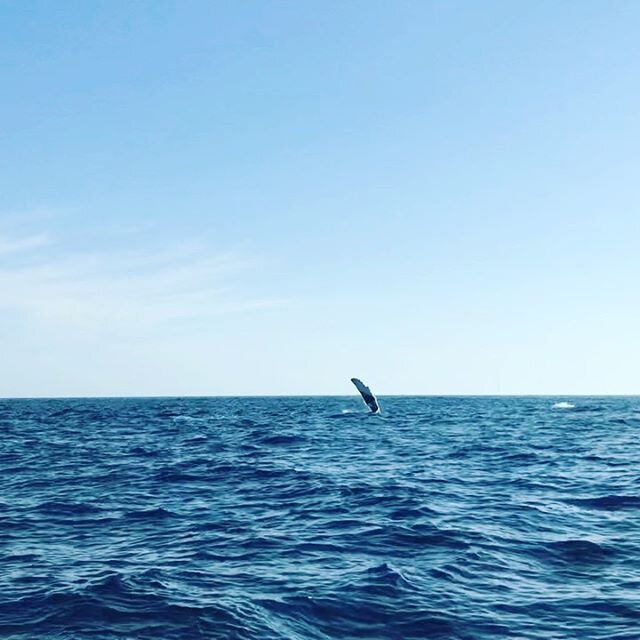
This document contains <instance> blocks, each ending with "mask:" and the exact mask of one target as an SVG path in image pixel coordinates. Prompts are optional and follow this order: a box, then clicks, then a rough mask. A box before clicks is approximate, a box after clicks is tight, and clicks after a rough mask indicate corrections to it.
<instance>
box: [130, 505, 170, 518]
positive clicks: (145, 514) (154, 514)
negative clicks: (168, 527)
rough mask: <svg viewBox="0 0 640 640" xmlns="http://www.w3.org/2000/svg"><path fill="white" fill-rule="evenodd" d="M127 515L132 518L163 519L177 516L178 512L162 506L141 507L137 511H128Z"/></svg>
mask: <svg viewBox="0 0 640 640" xmlns="http://www.w3.org/2000/svg"><path fill="white" fill-rule="evenodd" d="M125 517H126V518H128V519H132V520H163V519H165V518H175V517H177V514H175V513H173V511H168V510H167V509H163V508H162V507H158V508H156V509H139V510H137V511H128V512H127V513H126V514H125Z"/></svg>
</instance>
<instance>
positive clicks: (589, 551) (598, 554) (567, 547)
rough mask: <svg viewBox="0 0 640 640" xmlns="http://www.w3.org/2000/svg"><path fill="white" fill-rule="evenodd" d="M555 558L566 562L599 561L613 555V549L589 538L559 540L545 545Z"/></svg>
mask: <svg viewBox="0 0 640 640" xmlns="http://www.w3.org/2000/svg"><path fill="white" fill-rule="evenodd" d="M546 548H547V550H548V551H549V552H550V553H551V554H553V555H554V556H555V557H556V558H558V559H561V560H564V561H567V562H582V563H589V562H599V561H601V560H606V559H608V558H611V557H613V556H614V555H615V554H614V552H613V550H611V549H609V548H608V547H605V546H603V545H600V544H598V543H596V542H591V541H590V540H560V541H557V542H551V543H549V544H548V545H547V547H546Z"/></svg>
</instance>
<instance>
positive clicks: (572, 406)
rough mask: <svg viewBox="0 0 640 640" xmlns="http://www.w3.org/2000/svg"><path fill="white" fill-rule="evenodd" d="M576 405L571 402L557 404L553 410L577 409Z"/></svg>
mask: <svg viewBox="0 0 640 640" xmlns="http://www.w3.org/2000/svg"><path fill="white" fill-rule="evenodd" d="M575 408H576V405H575V404H571V403H570V402H556V403H555V404H554V405H553V406H552V409H575Z"/></svg>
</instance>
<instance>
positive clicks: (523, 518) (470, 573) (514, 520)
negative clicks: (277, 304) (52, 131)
mask: <svg viewBox="0 0 640 640" xmlns="http://www.w3.org/2000/svg"><path fill="white" fill-rule="evenodd" d="M559 400H561V399H553V398H429V397H419V398H409V397H402V398H384V397H383V398H381V405H382V409H383V414H382V415H380V416H373V417H369V416H366V415H365V414H364V413H363V411H364V407H363V406H362V404H361V402H360V401H359V400H358V399H357V398H356V397H353V398H199V399H198V398H196V399H193V398H192V399H170V398H165V399H96V400H4V401H0V431H1V434H2V439H1V440H0V478H1V480H0V482H1V484H0V486H1V492H0V637H2V638H14V639H16V640H17V639H27V638H28V639H30V640H31V639H49V638H60V639H65V640H69V639H75V638H93V639H105V640H106V639H115V638H131V639H133V638H135V639H147V638H148V639H153V640H157V639H169V638H185V639H186V638H208V639H211V638H238V639H246V638H256V639H260V640H269V639H285V638H295V639H300V640H314V639H318V640H320V639H327V638H345V639H347V638H348V639H352V638H372V639H373V638H380V639H409V638H461V639H462V638H464V639H469V640H476V639H488V638H541V639H545V640H546V639H549V638H590V639H596V638H603V639H604V638H606V639H607V640H609V639H617V640H621V639H622V638H626V639H631V638H633V639H638V638H640V440H639V435H640V398H584V397H581V398H574V399H567V398H563V399H562V400H566V401H568V402H570V403H572V404H573V405H575V406H574V407H573V408H564V409H562V408H554V406H553V405H554V403H556V402H558V401H559Z"/></svg>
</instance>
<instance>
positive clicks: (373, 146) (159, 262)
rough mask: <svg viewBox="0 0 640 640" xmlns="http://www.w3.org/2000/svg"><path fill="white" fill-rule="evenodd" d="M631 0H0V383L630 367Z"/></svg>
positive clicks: (177, 382) (191, 389) (41, 392)
mask: <svg viewBox="0 0 640 640" xmlns="http://www.w3.org/2000/svg"><path fill="white" fill-rule="evenodd" d="M639 29H640V3H638V2H632V1H611V2H604V1H602V2H592V1H579V2H578V1H575V0H574V1H566V2H555V1H542V2H530V3H516V2H506V1H503V2H493V1H492V2H472V1H471V0H468V1H465V2H435V1H434V2H427V1H417V0H416V1H407V2H393V1H391V0H388V1H386V2H377V1H366V2H365V1H353V2H328V1H326V0H322V1H313V2H291V1H282V2H268V1H264V2H255V1H254V2H251V1H247V2H232V1H226V2H194V1H189V0H187V1H180V2H177V1H176V2H161V1H153V2H152V1H140V2H135V3H133V2H106V1H105V2H80V1H79V0H77V1H74V2H68V1H63V2H44V1H30V2H21V3H9V2H4V3H1V4H0V35H1V38H0V64H1V68H2V85H1V86H2V101H1V102H0V116H1V121H2V138H1V145H2V153H1V154H0V163H1V169H0V343H1V345H2V349H1V351H2V353H1V354H0V396H2V397H13V396H100V395H120V396H122V395H124V396H128V395H235V394H239V395H245V394H247V395H251V394H259V395H261V394H265V395H269V394H305V393H313V394H351V393H354V392H355V391H354V389H353V387H352V386H351V383H350V382H349V378H350V377H352V376H358V377H360V378H362V379H363V380H364V381H365V382H366V383H367V384H369V385H370V386H371V387H372V388H373V389H374V391H376V392H377V393H378V394H380V395H384V394H395V393H410V394H413V393H416V394H502V393H504V394H529V393H531V394H567V395H569V394H607V393H613V394H634V393H638V392H640V377H639V375H638V369H639V362H640V338H639V337H638V332H639V329H638V327H640V296H639V295H638V283H639V282H640V246H639V245H640V221H639V213H640V206H639V205H640V196H639V185H640V179H639V168H640V155H639V149H640V135H639V134H640V73H639V72H638V70H639V69H640V45H639V44H638V42H639V41H638V32H639Z"/></svg>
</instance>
